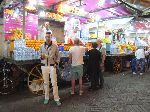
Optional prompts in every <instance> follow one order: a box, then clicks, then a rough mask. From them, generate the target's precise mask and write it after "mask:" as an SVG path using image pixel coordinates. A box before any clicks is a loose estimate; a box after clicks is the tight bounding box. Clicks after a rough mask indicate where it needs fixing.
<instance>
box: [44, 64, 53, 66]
mask: <svg viewBox="0 0 150 112" xmlns="http://www.w3.org/2000/svg"><path fill="white" fill-rule="evenodd" d="M54 65H55V64H50V66H54ZM42 66H47V65H46V64H42Z"/></svg>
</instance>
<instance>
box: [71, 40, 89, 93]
mask: <svg viewBox="0 0 150 112" xmlns="http://www.w3.org/2000/svg"><path fill="white" fill-rule="evenodd" d="M79 43H80V40H79V39H78V38H75V39H74V46H73V47H71V48H70V49H69V53H70V54H69V62H70V63H71V66H72V69H71V84H72V91H71V94H72V95H73V94H75V80H77V79H79V86H80V88H79V89H80V90H79V95H82V94H83V84H82V76H83V64H84V62H83V56H84V54H85V50H86V48H85V47H83V46H80V45H79Z"/></svg>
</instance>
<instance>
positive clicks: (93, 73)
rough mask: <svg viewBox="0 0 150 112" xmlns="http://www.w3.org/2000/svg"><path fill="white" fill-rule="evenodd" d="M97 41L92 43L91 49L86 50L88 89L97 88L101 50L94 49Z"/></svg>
mask: <svg viewBox="0 0 150 112" xmlns="http://www.w3.org/2000/svg"><path fill="white" fill-rule="evenodd" d="M96 48H97V43H96V42H94V43H92V49H91V50H90V51H88V52H87V54H88V56H89V58H88V74H89V76H90V81H91V87H90V88H89V90H97V89H99V75H100V72H101V69H100V64H101V61H102V60H101V52H100V51H99V50H97V49H96Z"/></svg>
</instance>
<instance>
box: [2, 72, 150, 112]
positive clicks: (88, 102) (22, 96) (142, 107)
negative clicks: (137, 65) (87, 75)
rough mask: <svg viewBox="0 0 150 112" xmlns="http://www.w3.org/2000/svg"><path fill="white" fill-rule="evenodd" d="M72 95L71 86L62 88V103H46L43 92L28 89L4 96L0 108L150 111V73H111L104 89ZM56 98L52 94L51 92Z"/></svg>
mask: <svg viewBox="0 0 150 112" xmlns="http://www.w3.org/2000/svg"><path fill="white" fill-rule="evenodd" d="M87 88H88V84H85V85H84V91H85V92H84V95H83V96H79V95H78V94H77V95H74V96H71V95H70V94H69V89H62V90H60V97H61V100H62V106H60V107H57V106H56V105H55V104H54V102H53V101H52V100H51V101H50V103H49V104H48V105H43V104H42V101H43V96H35V95H32V94H30V93H29V92H28V91H24V92H20V93H17V94H15V95H9V96H3V97H2V96H1V97H0V112H150V73H147V74H145V75H143V76H131V73H125V74H123V73H122V74H117V75H113V74H109V75H108V74H107V75H106V76H105V87H104V89H102V90H98V91H94V92H89V91H88V90H87ZM51 98H52V96H51Z"/></svg>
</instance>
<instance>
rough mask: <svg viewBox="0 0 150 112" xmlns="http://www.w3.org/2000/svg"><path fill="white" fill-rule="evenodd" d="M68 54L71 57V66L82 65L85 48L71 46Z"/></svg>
mask: <svg viewBox="0 0 150 112" xmlns="http://www.w3.org/2000/svg"><path fill="white" fill-rule="evenodd" d="M69 53H70V54H71V55H72V66H77V65H82V64H84V62H83V56H84V54H85V47H83V46H73V47H71V48H70V49H69Z"/></svg>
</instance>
